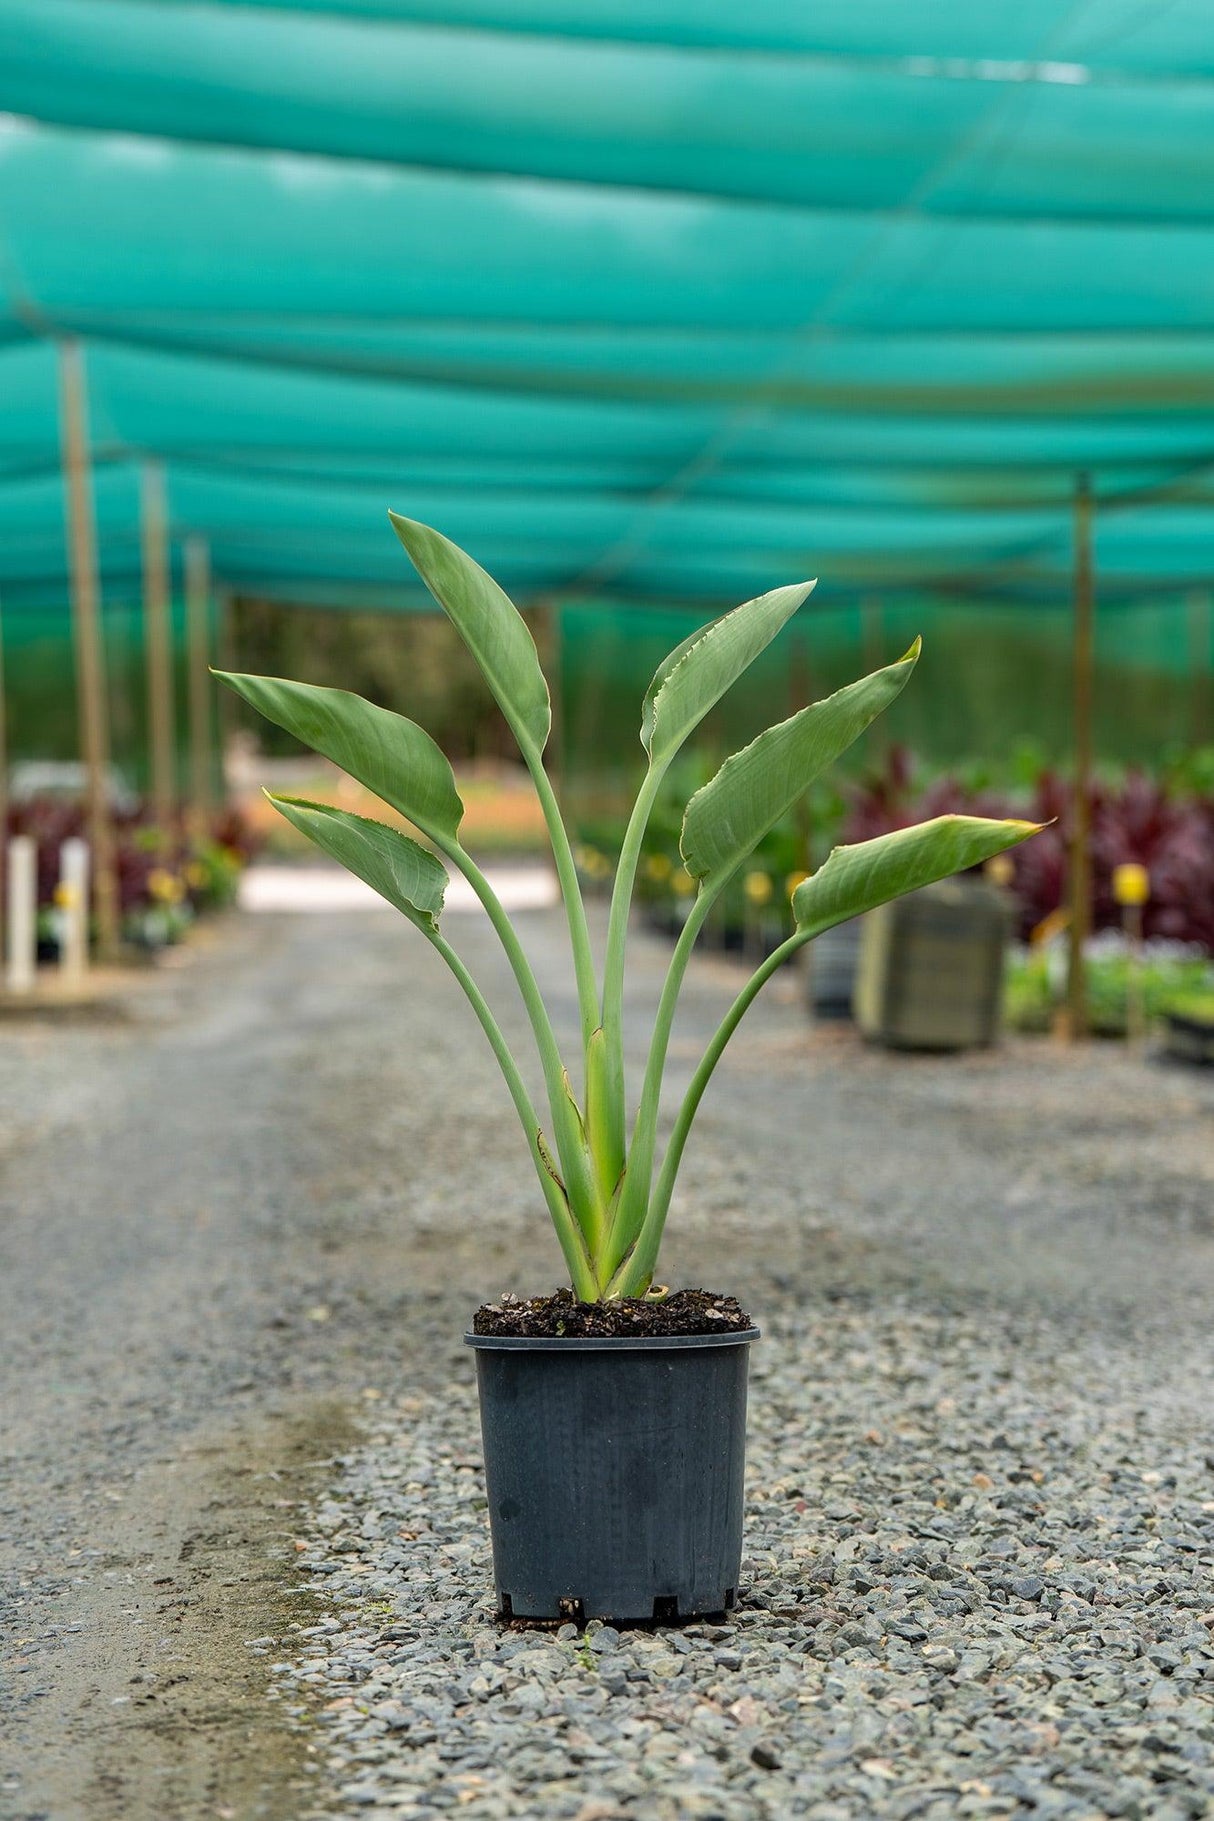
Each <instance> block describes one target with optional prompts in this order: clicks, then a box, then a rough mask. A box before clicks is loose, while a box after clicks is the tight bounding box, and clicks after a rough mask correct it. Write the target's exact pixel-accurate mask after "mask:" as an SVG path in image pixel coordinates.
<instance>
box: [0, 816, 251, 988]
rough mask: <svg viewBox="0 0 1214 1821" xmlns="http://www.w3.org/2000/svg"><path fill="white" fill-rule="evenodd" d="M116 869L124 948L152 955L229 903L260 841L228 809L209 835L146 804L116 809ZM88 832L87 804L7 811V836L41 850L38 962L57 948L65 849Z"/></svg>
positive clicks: (48, 958)
mask: <svg viewBox="0 0 1214 1821" xmlns="http://www.w3.org/2000/svg"><path fill="white" fill-rule="evenodd" d="M113 826H114V841H115V855H114V857H115V870H116V873H117V879H118V902H119V916H120V919H121V924H120V928H121V935H122V939H123V941H124V943H126V944H128V945H129V946H131V947H133V948H139V949H145V950H149V951H155V950H157V949H161V948H165V947H168V946H169V945H171V944H172V943H175V942H179V941H180V940H181V938H182V937H183V936H184V935H185V933H186V931H187V930H188V929H189V928H190V926H191V924H192V923H193V922H194V921H195V919H196V918H197V917H199V916H200V915H202V914H203V913H205V912H207V911H211V910H217V909H220V908H222V907H223V906H225V905H228V904H231V903H232V902H233V901H234V900H235V897H236V892H237V888H238V886H239V882H240V875H241V873H242V871H243V870H244V868H245V866H246V865H247V864H248V861H249V860H250V859H251V857H252V854H253V851H254V847H255V844H256V838H255V836H254V834H253V832H252V830H251V829H250V827H249V824H248V822H247V820H246V818H245V817H244V816H243V815H242V814H241V813H240V812H239V811H238V810H236V809H233V808H228V809H224V810H222V811H221V812H219V813H218V814H217V815H215V816H214V817H213V818H212V820H211V821H210V823H209V825H208V827H207V830H206V832H205V833H204V834H201V835H200V834H197V833H195V832H193V831H191V830H189V829H187V827H186V826H185V824H184V822H180V821H179V822H177V823H175V824H174V825H173V826H172V827H170V828H168V829H165V828H163V827H161V826H159V825H158V824H157V823H156V822H155V821H154V820H153V818H152V815H151V812H150V810H149V808H148V807H147V805H146V804H143V803H135V804H133V805H130V806H127V807H115V809H114V811H113ZM85 834H86V828H85V813H84V808H83V805H82V804H81V803H80V802H79V801H78V800H76V799H74V798H66V797H61V796H56V795H52V794H48V795H44V796H35V797H31V798H29V799H28V800H26V801H24V802H21V803H18V804H15V805H14V806H13V807H12V808H11V809H10V811H9V815H8V829H7V835H8V836H12V835H29V836H32V838H33V840H34V844H35V849H36V852H37V894H38V895H37V905H38V952H39V959H41V960H43V961H52V960H54V958H55V956H56V955H57V953H58V948H59V912H60V906H59V902H58V896H59V891H60V850H61V848H62V846H63V843H64V842H65V841H67V840H69V839H72V838H73V837H80V836H84V835H85Z"/></svg>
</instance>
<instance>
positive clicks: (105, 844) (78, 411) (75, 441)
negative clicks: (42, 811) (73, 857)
mask: <svg viewBox="0 0 1214 1821" xmlns="http://www.w3.org/2000/svg"><path fill="white" fill-rule="evenodd" d="M59 386H60V405H61V412H62V461H63V479H64V486H65V489H66V493H67V543H68V569H69V573H70V577H71V597H72V635H73V640H74V643H75V656H76V691H77V699H78V704H79V709H78V712H79V719H80V743H81V747H82V749H83V753H84V763H85V771H86V778H87V784H86V803H87V826H88V839H89V847H90V850H91V868H90V870H91V873H92V880H93V911H94V915H95V917H96V920H97V953H98V955H99V956H100V958H101V959H102V960H103V961H113V960H114V959H115V958H116V956H117V952H118V876H117V872H116V870H115V866H114V829H113V823H112V821H111V819H110V800H109V765H110V753H109V745H110V741H109V716H108V710H107V703H106V694H105V654H104V650H103V647H102V643H101V615H100V605H99V598H98V597H99V592H100V591H99V588H98V582H97V529H96V524H95V521H94V517H93V477H92V467H91V463H90V460H89V448H88V418H87V411H86V406H85V394H84V365H83V361H82V358H81V353H80V348H79V345H78V344H77V343H76V342H63V343H61V344H60V350H59Z"/></svg>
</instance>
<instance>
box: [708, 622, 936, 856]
mask: <svg viewBox="0 0 1214 1821" xmlns="http://www.w3.org/2000/svg"><path fill="white" fill-rule="evenodd" d="M918 657H919V640H918V639H916V640H915V642H914V644H913V645H912V646H911V648H910V650H909V651H908V652H907V654H906V656H905V657H904V658H900V659H899V660H898V662H897V663H896V664H888V665H886V666H885V668H884V669H883V670H875V671H874V672H873V673H872V675H871V676H867V677H861V678H860V680H859V681H858V682H856V683H849V684H848V685H847V686H846V688H844V689H840V690H837V691H836V692H835V694H834V695H833V696H827V697H826V699H825V700H824V701H822V702H814V703H811V705H810V706H809V707H808V708H803V709H802V710H801V711H800V713H799V714H795V715H793V716H792V717H791V718H790V719H789V720H787V721H781V722H780V723H779V725H778V726H776V727H769V728H768V729H767V731H766V733H761V734H760V735H759V736H758V738H757V739H755V740H752V741H751V743H750V745H749V746H746V747H743V749H742V751H741V752H735V753H734V754H733V756H732V757H731V758H728V759H726V761H725V763H724V765H722V767H721V769H720V771H718V772H717V774H716V776H715V777H714V778H712V779H710V780H709V782H708V783H707V784H705V785H704V786H703V788H702V789H700V790H698V791H697V792H696V793H695V795H694V796H693V797H692V799H691V801H690V803H689V804H688V805H687V810H686V813H685V815H684V817H683V833H682V836H681V837H680V841H679V846H680V848H681V850H682V854H683V864H684V865H685V866H686V868H687V870H688V872H689V873H690V874H691V876H692V878H693V879H713V880H717V881H721V880H724V879H725V878H727V877H728V875H729V874H730V873H732V872H733V870H734V869H735V867H737V866H739V865H740V864H741V862H742V861H743V860H745V858H746V856H747V855H748V854H749V853H752V852H753V850H754V848H755V846H756V844H757V843H758V842H759V841H761V840H762V839H763V836H764V835H765V834H766V833H767V831H768V830H769V829H770V828H772V827H773V826H774V825H775V823H776V822H778V821H779V819H780V817H781V816H782V815H783V814H784V812H785V811H786V810H787V809H789V808H791V806H792V805H793V804H794V803H795V802H796V800H797V798H798V797H799V796H800V795H801V793H802V791H804V790H805V789H807V788H808V786H809V785H810V784H812V783H813V781H814V779H815V778H816V777H818V776H819V774H820V773H821V772H823V771H825V770H826V767H827V766H828V765H831V764H833V763H834V761H835V760H836V759H837V758H838V757H839V754H840V753H841V752H845V751H846V750H847V748H848V747H849V746H850V745H851V743H852V741H853V740H855V739H858V738H859V736H860V735H861V734H862V733H863V732H864V729H865V728H866V727H867V726H868V724H869V722H870V721H873V720H875V719H876V717H877V715H879V714H880V713H881V711H882V709H883V708H887V707H888V706H889V704H890V703H891V702H892V701H893V700H894V698H895V697H896V696H897V695H899V694H900V693H901V691H902V689H903V688H904V686H905V684H906V681H907V679H908V677H909V676H910V674H911V671H912V670H913V669H914V667H915V664H916V662H917V661H918Z"/></svg>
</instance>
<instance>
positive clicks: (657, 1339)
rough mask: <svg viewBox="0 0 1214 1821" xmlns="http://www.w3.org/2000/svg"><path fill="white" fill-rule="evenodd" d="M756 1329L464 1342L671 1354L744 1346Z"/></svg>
mask: <svg viewBox="0 0 1214 1821" xmlns="http://www.w3.org/2000/svg"><path fill="white" fill-rule="evenodd" d="M761 1332H762V1330H761V1329H759V1328H731V1329H729V1331H728V1332H727V1333H724V1334H474V1333H473V1332H472V1330H471V1328H469V1329H468V1330H467V1331H466V1332H465V1334H464V1345H465V1346H466V1347H474V1348H475V1349H476V1350H477V1352H486V1353H527V1352H531V1353H673V1352H678V1351H679V1350H681V1349H682V1348H685V1347H692V1348H695V1347H744V1346H749V1345H750V1343H751V1342H752V1341H756V1340H758V1339H759V1336H760V1334H761Z"/></svg>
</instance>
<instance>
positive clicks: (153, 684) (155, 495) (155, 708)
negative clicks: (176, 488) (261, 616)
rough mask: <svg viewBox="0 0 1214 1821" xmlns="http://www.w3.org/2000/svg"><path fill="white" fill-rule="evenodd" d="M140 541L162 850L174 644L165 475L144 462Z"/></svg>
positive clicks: (169, 791)
mask: <svg viewBox="0 0 1214 1821" xmlns="http://www.w3.org/2000/svg"><path fill="white" fill-rule="evenodd" d="M140 494H141V505H142V510H141V513H140V528H141V532H142V539H143V650H144V657H145V661H146V664H147V688H148V749H149V750H148V759H149V766H148V775H149V782H150V785H151V799H152V816H153V819H154V820H155V823H156V827H157V829H158V830H159V833H160V840H161V844H162V846H163V845H167V844H168V843H169V841H170V839H171V835H172V828H173V812H174V809H175V806H176V797H177V791H176V779H175V776H174V773H175V771H176V764H175V757H176V755H175V750H174V747H175V742H174V730H173V720H174V716H173V642H172V630H171V627H170V625H169V553H168V533H167V528H166V523H165V519H166V514H165V500H164V469H163V468H162V467H161V465H160V463H159V462H146V463H145V464H144V468H143V474H142V485H141V489H140Z"/></svg>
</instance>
